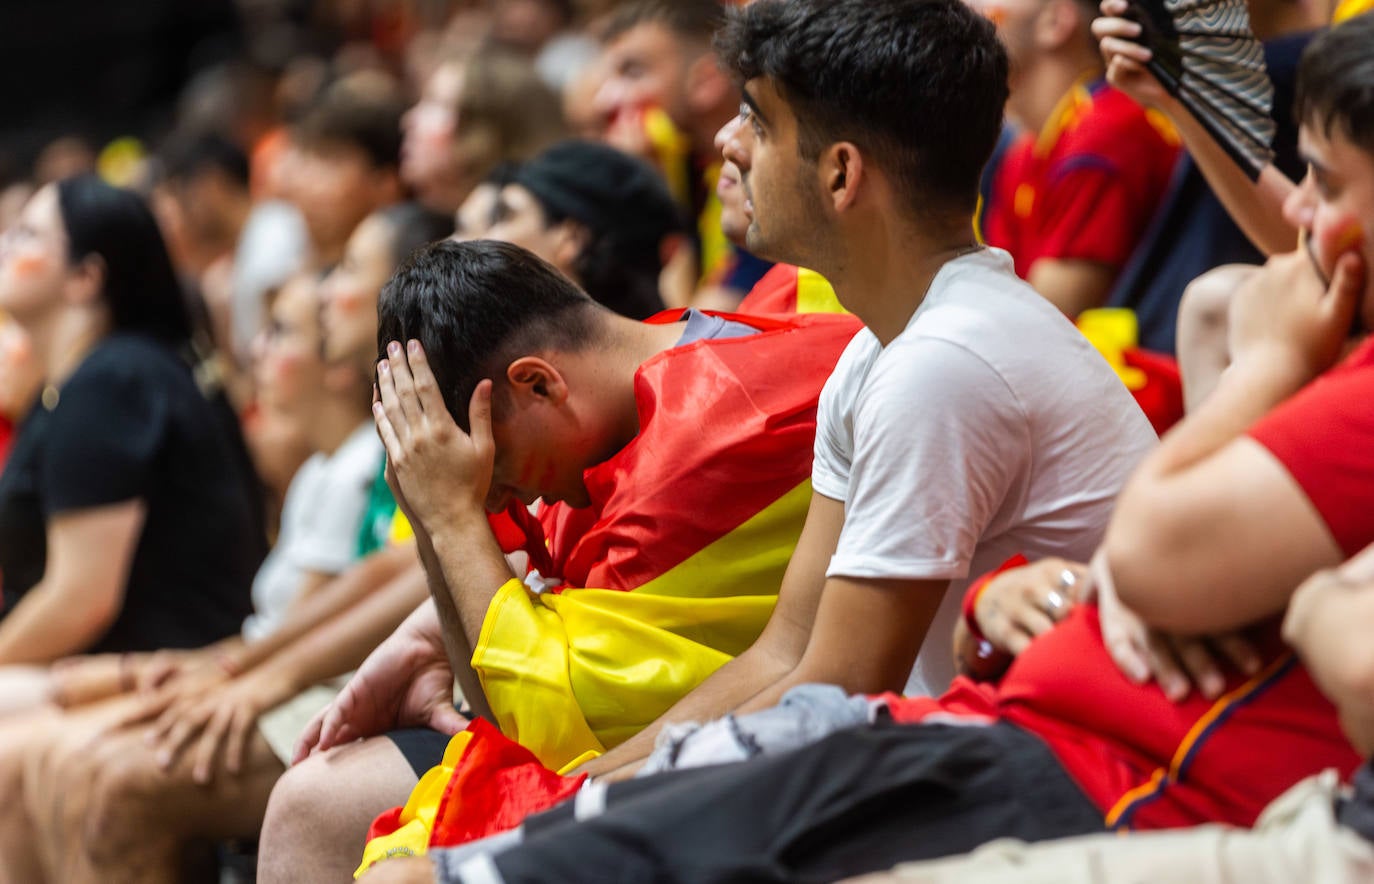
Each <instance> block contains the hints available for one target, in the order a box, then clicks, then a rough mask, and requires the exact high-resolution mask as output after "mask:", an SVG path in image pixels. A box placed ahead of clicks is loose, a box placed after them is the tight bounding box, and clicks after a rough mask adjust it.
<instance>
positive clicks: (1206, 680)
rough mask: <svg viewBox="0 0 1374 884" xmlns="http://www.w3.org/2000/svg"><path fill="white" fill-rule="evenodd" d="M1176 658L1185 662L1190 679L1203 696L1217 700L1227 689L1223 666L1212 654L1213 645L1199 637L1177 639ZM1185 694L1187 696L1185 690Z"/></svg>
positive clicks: (1175, 644)
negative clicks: (1222, 672)
mask: <svg viewBox="0 0 1374 884" xmlns="http://www.w3.org/2000/svg"><path fill="white" fill-rule="evenodd" d="M1173 650H1174V656H1175V658H1176V659H1177V660H1178V661H1179V662H1181V663H1182V664H1183V670H1184V672H1185V673H1186V675H1187V677H1188V678H1189V680H1190V681H1191V682H1192V683H1193V684H1195V685H1197V687H1198V690H1199V691H1201V692H1202V696H1204V697H1206V698H1207V699H1209V700H1215V699H1216V698H1217V697H1220V696H1221V692H1222V691H1224V690H1225V689H1226V677H1225V676H1223V675H1222V674H1221V666H1220V665H1219V664H1218V663H1217V659H1216V657H1215V656H1213V654H1212V649H1211V647H1210V646H1209V645H1208V644H1207V642H1205V641H1201V640H1199V639H1192V638H1186V639H1175V640H1174V641H1173ZM1184 696H1187V693H1186V692H1185V694H1184Z"/></svg>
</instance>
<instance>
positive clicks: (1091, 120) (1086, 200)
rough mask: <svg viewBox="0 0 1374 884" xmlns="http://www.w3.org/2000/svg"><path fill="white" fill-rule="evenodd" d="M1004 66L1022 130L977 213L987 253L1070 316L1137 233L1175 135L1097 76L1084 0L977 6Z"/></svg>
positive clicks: (1173, 155)
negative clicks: (993, 252) (1004, 259)
mask: <svg viewBox="0 0 1374 884" xmlns="http://www.w3.org/2000/svg"><path fill="white" fill-rule="evenodd" d="M977 5H978V6H979V8H981V9H983V10H984V11H985V12H986V13H987V14H988V15H989V17H991V18H992V19H993V21H994V22H995V23H996V24H997V32H998V36H999V37H1001V39H1002V42H1003V44H1004V45H1005V46H1006V47H1007V55H1008V57H1009V59H1010V61H1011V79H1010V86H1011V96H1010V98H1008V100H1007V113H1008V115H1009V116H1010V117H1011V118H1012V119H1013V120H1014V121H1015V122H1016V123H1017V124H1018V125H1019V126H1020V127H1021V129H1022V134H1021V135H1020V136H1019V138H1018V139H1017V141H1016V142H1015V143H1014V144H1012V145H1011V147H1010V148H1009V149H1008V151H1007V153H1006V154H1005V155H1004V156H1003V157H1002V160H1001V164H1000V165H999V166H998V168H997V170H996V173H995V176H994V178H993V182H992V192H991V195H990V200H989V201H988V203H987V204H986V205H985V206H984V207H983V216H982V218H983V230H984V234H985V237H986V239H987V242H988V243H989V244H990V245H994V246H997V247H999V248H1003V249H1006V250H1007V251H1009V252H1011V254H1012V257H1013V258H1015V260H1016V273H1017V275H1018V276H1020V277H1021V278H1022V279H1025V280H1026V281H1027V282H1029V283H1030V284H1031V285H1032V286H1033V287H1034V288H1035V290H1036V291H1038V292H1040V293H1041V294H1042V295H1044V296H1045V297H1046V298H1049V300H1050V302H1051V303H1052V304H1054V305H1055V306H1056V307H1058V308H1059V309H1060V310H1062V311H1064V313H1065V314H1066V315H1067V316H1069V317H1070V318H1073V317H1077V316H1078V314H1079V313H1081V312H1083V311H1084V310H1087V309H1090V308H1093V307H1101V306H1102V305H1103V304H1104V303H1105V302H1106V300H1107V294H1108V292H1110V291H1111V287H1112V283H1113V282H1114V281H1115V280H1116V277H1117V274H1118V273H1120V271H1121V268H1122V267H1123V266H1125V264H1126V261H1127V260H1128V259H1129V258H1130V256H1131V252H1132V251H1133V250H1134V249H1135V247H1136V244H1137V243H1139V242H1140V240H1141V238H1142V237H1143V235H1144V234H1145V231H1146V229H1147V228H1148V226H1149V224H1150V221H1151V219H1152V218H1153V217H1154V214H1155V211H1156V209H1157V208H1158V206H1159V202H1160V198H1161V196H1162V195H1163V194H1164V192H1165V191H1166V189H1167V187H1168V184H1169V179H1170V176H1171V174H1172V172H1173V167H1174V162H1175V160H1176V159H1177V157H1178V138H1177V136H1176V135H1175V134H1174V132H1173V130H1172V129H1171V128H1170V127H1169V126H1168V124H1167V122H1163V121H1161V120H1160V119H1158V116H1157V115H1156V116H1155V117H1151V116H1150V115H1149V114H1147V113H1146V112H1145V110H1144V109H1143V108H1141V107H1140V106H1139V105H1137V104H1136V103H1135V102H1134V101H1132V100H1131V99H1130V97H1128V96H1127V95H1125V94H1123V93H1121V92H1118V91H1117V90H1116V89H1114V88H1112V87H1111V86H1109V85H1107V83H1106V82H1105V81H1104V80H1103V72H1104V68H1103V64H1102V58H1101V56H1100V55H1099V54H1098V52H1097V47H1096V46H1095V45H1094V44H1093V39H1092V34H1091V32H1090V30H1089V25H1090V24H1091V22H1092V20H1093V18H1094V17H1095V15H1096V7H1095V5H1094V4H1093V2H1092V0H1049V2H1040V0H1008V2H1001V0H980V3H979V4H977Z"/></svg>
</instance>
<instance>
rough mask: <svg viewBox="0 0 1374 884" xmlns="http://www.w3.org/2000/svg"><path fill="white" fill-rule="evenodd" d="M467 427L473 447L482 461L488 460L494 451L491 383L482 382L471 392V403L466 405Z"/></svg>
mask: <svg viewBox="0 0 1374 884" xmlns="http://www.w3.org/2000/svg"><path fill="white" fill-rule="evenodd" d="M468 427H469V431H470V433H471V438H472V444H473V447H474V448H476V449H477V452H478V454H479V455H480V456H481V457H483V458H484V459H486V458H489V457H490V456H491V454H492V453H493V452H494V451H495V449H496V442H495V441H494V440H493V439H492V435H491V381H490V380H484V381H481V382H479V383H478V384H477V389H475V390H473V391H472V402H470V403H469V404H468Z"/></svg>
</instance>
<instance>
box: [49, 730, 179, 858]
mask: <svg viewBox="0 0 1374 884" xmlns="http://www.w3.org/2000/svg"><path fill="white" fill-rule="evenodd" d="M118 742H119V743H120V744H121V745H120V747H119V749H118V750H115V749H114V748H113V747H111V748H110V749H109V750H106V751H100V752H95V753H91V754H89V755H87V757H86V758H85V759H83V760H80V761H69V762H68V763H67V764H65V765H64V766H63V770H62V771H61V774H60V776H61V779H60V781H59V786H60V788H61V790H62V792H63V793H64V794H65V795H67V796H69V798H75V801H74V804H73V806H72V807H71V808H70V809H69V811H68V812H67V813H66V814H64V815H63V817H64V818H65V819H67V820H68V821H69V822H70V824H71V826H72V827H73V831H72V832H71V834H72V835H76V834H77V833H78V832H79V840H78V842H77V843H79V844H80V845H81V848H82V850H83V851H84V852H85V853H86V854H87V855H88V856H90V857H91V858H92V860H93V861H95V862H97V863H100V862H103V861H106V860H109V861H113V860H115V859H117V858H118V857H119V856H121V855H124V854H125V853H126V852H127V851H129V850H130V849H131V848H132V847H133V846H134V845H137V844H144V843H147V842H150V841H155V840H159V836H168V837H170V836H172V832H173V829H174V828H175V826H174V825H173V821H172V820H170V819H167V818H164V815H163V813H162V806H163V804H164V800H163V799H164V793H165V786H166V784H167V782H168V775H167V773H166V772H164V771H163V770H162V769H161V768H159V767H158V765H157V762H156V760H155V759H154V757H153V754H152V752H151V751H149V750H148V749H147V748H145V746H144V745H143V741H142V739H138V740H120V741H118Z"/></svg>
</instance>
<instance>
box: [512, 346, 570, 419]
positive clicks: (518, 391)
mask: <svg viewBox="0 0 1374 884" xmlns="http://www.w3.org/2000/svg"><path fill="white" fill-rule="evenodd" d="M506 380H507V381H509V382H510V386H511V397H512V398H513V399H514V400H515V402H516V404H517V405H519V404H522V403H523V404H534V403H535V402H544V403H545V404H548V405H552V406H554V407H558V406H560V405H562V404H563V403H564V402H566V401H567V400H568V382H567V380H566V379H565V378H564V377H563V373H562V372H561V371H559V370H558V369H557V368H555V367H554V366H553V364H552V363H550V362H549V361H548V360H547V359H544V358H543V357H540V356H521V357H520V358H519V359H517V360H515V361H514V362H512V363H511V364H510V365H509V366H507V368H506Z"/></svg>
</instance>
